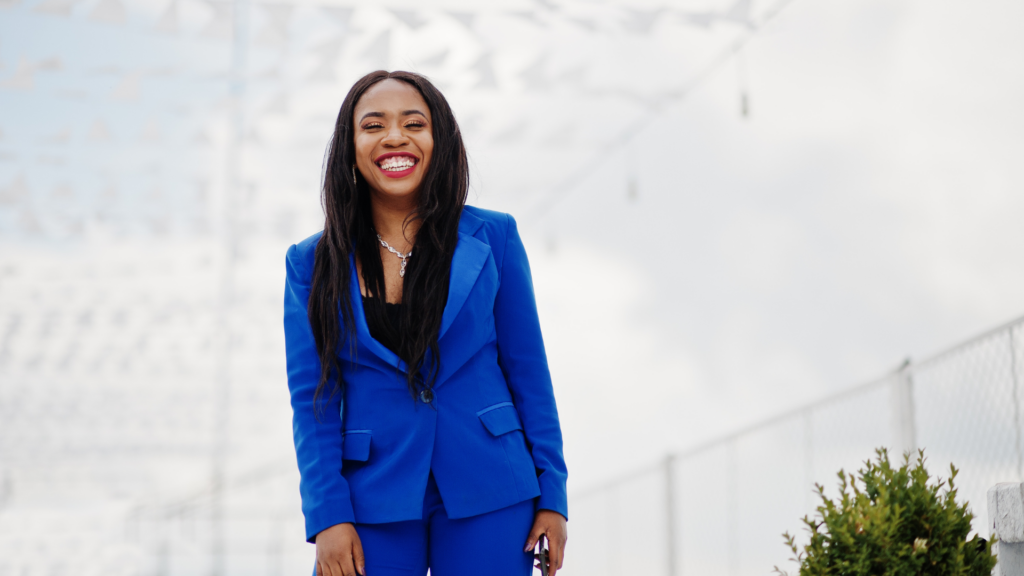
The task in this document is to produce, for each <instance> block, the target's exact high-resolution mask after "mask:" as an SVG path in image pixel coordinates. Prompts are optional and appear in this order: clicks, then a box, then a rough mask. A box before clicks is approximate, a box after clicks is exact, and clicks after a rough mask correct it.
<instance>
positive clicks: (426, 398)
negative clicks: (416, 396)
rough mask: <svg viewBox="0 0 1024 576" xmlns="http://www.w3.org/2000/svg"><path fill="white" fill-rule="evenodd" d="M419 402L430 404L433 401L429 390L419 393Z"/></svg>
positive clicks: (432, 395) (432, 394)
mask: <svg viewBox="0 0 1024 576" xmlns="http://www.w3.org/2000/svg"><path fill="white" fill-rule="evenodd" d="M420 401H421V402H423V403H424V404H430V403H431V402H433V401H434V393H433V392H432V391H431V390H430V388H427V389H426V390H424V391H422V392H420Z"/></svg>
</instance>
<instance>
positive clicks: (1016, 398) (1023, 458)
mask: <svg viewBox="0 0 1024 576" xmlns="http://www.w3.org/2000/svg"><path fill="white" fill-rule="evenodd" d="M1013 330H1014V328H1013V326H1011V327H1010V330H1009V332H1008V335H1009V341H1010V381H1011V382H1012V383H1013V428H1014V440H1015V442H1016V448H1017V480H1020V481H1024V453H1022V451H1021V426H1020V389H1019V388H1020V381H1019V379H1018V377H1017V339H1016V338H1014V335H1013Z"/></svg>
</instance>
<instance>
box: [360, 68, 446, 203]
mask: <svg viewBox="0 0 1024 576" xmlns="http://www.w3.org/2000/svg"><path fill="white" fill-rule="evenodd" d="M353 121H354V124H353V125H354V126H355V145H356V168H357V169H358V170H359V173H360V174H361V175H362V177H363V178H365V179H366V181H367V182H368V183H369V184H370V188H371V189H373V191H374V192H375V193H377V194H381V195H383V196H385V197H386V198H388V199H390V200H406V201H410V202H412V203H415V202H416V200H417V198H416V196H417V195H418V193H419V189H420V184H421V183H422V182H423V175H424V174H426V172H427V168H429V167H430V156H431V153H432V152H433V151H434V137H433V135H432V134H433V133H432V130H433V126H432V125H431V118H430V108H428V107H427V103H426V101H424V100H423V96H421V95H420V93H419V91H418V90H416V88H414V87H412V86H411V85H409V84H406V83H405V82H402V81H400V80H394V79H391V78H388V79H387V80H382V81H380V82H378V83H376V84H374V85H373V86H371V87H370V89H369V90H367V91H366V92H365V93H363V96H362V97H361V98H360V99H359V102H357V103H356V107H355V113H354V114H353Z"/></svg>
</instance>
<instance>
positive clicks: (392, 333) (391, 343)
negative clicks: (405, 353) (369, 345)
mask: <svg viewBox="0 0 1024 576" xmlns="http://www.w3.org/2000/svg"><path fill="white" fill-rule="evenodd" d="M380 304H381V301H380V299H379V298H371V297H369V296H363V315H364V316H366V325H367V326H368V327H369V328H370V336H373V339H374V340H376V341H377V342H380V343H381V344H383V345H384V346H385V347H386V348H387V349H388V350H391V351H392V352H394V353H395V354H398V344H399V341H400V337H399V332H398V324H399V318H401V316H402V305H401V304H392V303H391V302H384V318H383V320H384V322H380V321H379V320H377V317H376V316H375V315H374V314H373V312H372V309H373V308H375V307H377V306H380Z"/></svg>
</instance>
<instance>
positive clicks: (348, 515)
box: [306, 498, 356, 544]
mask: <svg viewBox="0 0 1024 576" xmlns="http://www.w3.org/2000/svg"><path fill="white" fill-rule="evenodd" d="M355 521H356V514H355V512H354V511H353V510H352V501H351V500H349V499H348V498H344V499H337V500H328V501H325V502H320V503H319V504H318V505H317V506H316V507H315V508H314V509H313V510H308V511H306V542H309V543H310V544H313V543H314V542H316V535H317V534H319V533H320V532H323V531H324V530H326V529H328V528H330V527H331V526H334V525H337V524H344V523H346V522H353V523H354V522H355Z"/></svg>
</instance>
